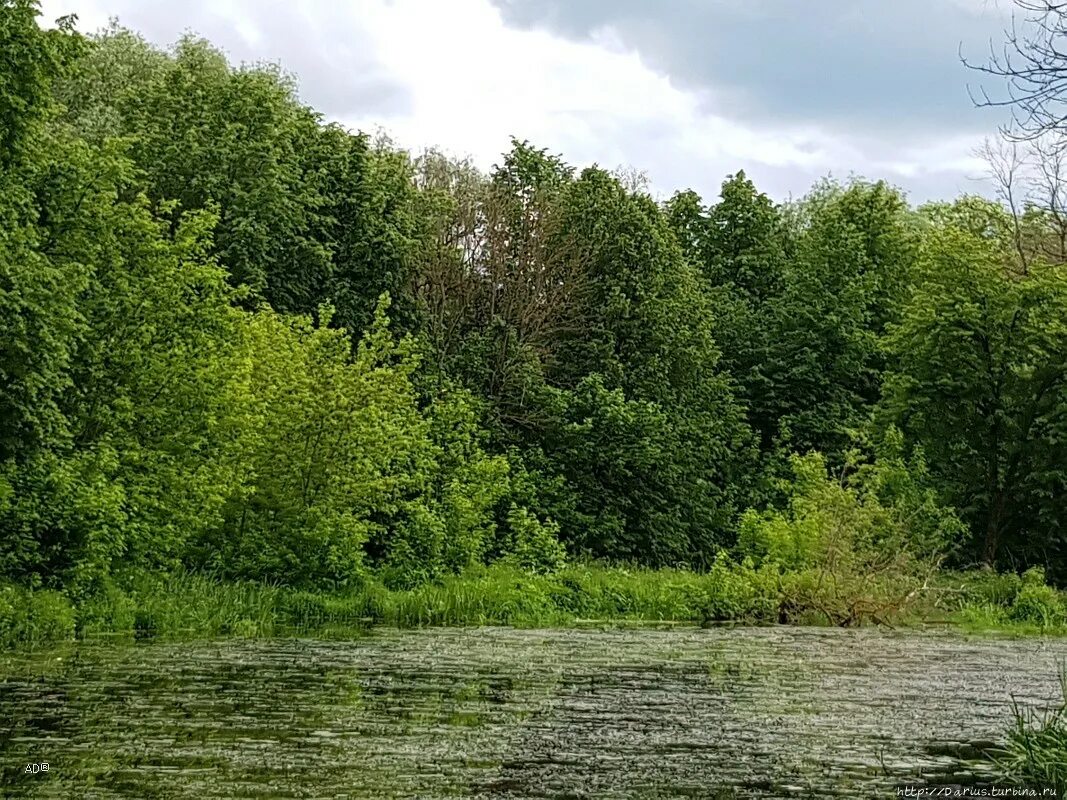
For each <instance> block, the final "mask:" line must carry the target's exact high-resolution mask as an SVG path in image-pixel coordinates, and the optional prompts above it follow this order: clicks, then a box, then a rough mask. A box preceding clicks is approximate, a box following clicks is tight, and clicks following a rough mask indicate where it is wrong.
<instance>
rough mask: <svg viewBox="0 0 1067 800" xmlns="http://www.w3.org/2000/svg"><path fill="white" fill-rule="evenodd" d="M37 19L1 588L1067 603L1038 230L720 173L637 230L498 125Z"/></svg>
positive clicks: (29, 18) (0, 486)
mask: <svg viewBox="0 0 1067 800" xmlns="http://www.w3.org/2000/svg"><path fill="white" fill-rule="evenodd" d="M36 17H37V9H36V5H35V3H34V2H32V0H0V51H2V52H3V53H4V60H3V62H2V64H0V123H2V126H0V220H2V223H0V576H2V577H3V578H5V579H7V580H8V581H10V582H12V583H14V584H20V585H21V586H23V587H27V586H28V587H41V588H42V589H48V590H62V591H63V592H65V593H66V594H68V595H69V596H71V597H75V598H94V597H99V596H101V592H104V593H106V592H107V591H109V588H108V587H109V586H111V585H112V584H113V582H114V578H115V576H117V575H119V574H124V573H125V572H126V571H128V570H131V569H134V570H142V571H145V572H152V571H155V572H160V573H162V572H167V571H174V570H176V569H183V570H187V571H194V572H195V571H198V570H201V571H210V572H212V573H213V574H215V575H218V576H221V577H223V578H226V579H231V580H246V579H248V580H262V581H270V582H273V583H277V584H285V585H288V586H289V587H292V588H293V589H301V588H314V587H320V588H321V587H353V588H358V587H359V586H362V585H364V584H365V583H366V581H368V580H369V579H370V578H372V577H373V578H375V579H377V580H380V581H382V582H383V583H384V584H386V585H387V586H388V587H389V588H391V589H394V590H405V589H412V588H417V587H420V586H426V585H429V584H433V583H434V582H440V581H441V580H443V579H445V578H446V577H447V576H448V575H452V574H457V573H460V572H464V571H466V570H470V569H473V568H477V566H478V565H483V564H487V563H490V562H501V568H502V569H503V568H506V569H518V570H522V571H525V572H527V573H553V572H555V571H557V570H559V569H560V568H561V567H562V566H563V565H564V562H565V561H566V560H567V559H568V558H570V559H572V560H573V559H581V558H585V557H590V558H600V559H607V560H614V561H617V562H629V563H635V564H640V565H644V566H655V567H689V568H694V569H706V570H710V571H711V573H712V574H713V575H719V576H720V577H722V579H723V580H724V581H727V577H725V576H733V577H731V578H729V580H741V578H738V577H737V576H738V575H741V576H748V578H745V580H748V579H749V578H751V581H753V582H754V583H752V585H759V586H766V587H771V586H773V587H774V588H773V591H772V590H770V589H768V592H769V594H768V595H767V596H771V597H775V598H777V599H776V600H775V601H774V603H775V606H774V608H775V609H777V610H776V611H775V610H768V609H763V610H761V612H760V613H761V614H764V615H770V616H774V615H775V614H780V615H782V616H785V617H788V616H789V615H790V614H791V613H792V611H791V609H793V610H795V609H797V608H800V607H802V606H803V607H809V608H810V607H813V606H814V607H816V608H818V609H821V610H822V611H823V613H824V614H825V616H826V617H827V618H829V619H831V620H833V621H836V622H839V623H841V624H848V623H849V622H851V621H856V620H859V619H861V618H862V619H872V618H873V619H877V618H878V614H879V613H881V610H884V609H888V608H891V607H892V606H893V605H894V604H897V603H900V602H903V600H904V599H906V598H908V597H911V596H912V595H913V593H914V592H915V591H916V587H920V586H925V585H926V582H927V581H928V579H929V575H930V573H931V571H933V570H935V569H936V568H937V567H938V566H939V565H942V564H955V565H958V566H968V565H973V564H977V563H979V562H985V563H988V564H991V565H994V566H999V567H1007V568H1012V569H1020V570H1021V568H1025V567H1028V566H1039V567H1042V568H1044V569H1045V570H1047V573H1048V575H1049V576H1050V577H1051V578H1053V579H1054V580H1059V581H1063V580H1065V579H1067V532H1065V530H1064V527H1063V521H1064V519H1065V511H1067V509H1065V508H1064V506H1063V504H1064V498H1065V497H1067V491H1065V490H1067V384H1065V380H1064V379H1065V377H1067V274H1065V273H1064V270H1065V269H1067V266H1065V264H1064V261H1065V260H1067V259H1065V258H1064V257H1063V249H1062V248H1061V250H1060V252H1059V254H1058V255H1057V252H1056V250H1055V248H1049V247H1046V246H1044V245H1046V244H1047V243H1048V242H1049V241H1050V236H1051V235H1052V232H1053V231H1054V227H1050V222H1051V220H1050V218H1049V216H1048V214H1047V213H1046V212H1043V211H1042V210H1041V209H1040V208H1036V207H1035V208H1030V209H1027V211H1026V216H1025V219H1024V220H1022V222H1023V223H1024V224H1020V220H1019V218H1016V217H1013V216H1012V209H1008V208H1005V207H1003V206H1002V205H999V204H997V203H993V202H988V201H984V200H980V199H977V198H967V197H965V198H961V199H960V200H958V201H956V202H954V203H949V204H938V205H934V206H929V207H925V208H920V209H913V208H912V207H910V206H909V205H908V204H907V202H906V201H905V199H904V198H903V197H902V195H901V194H900V193H899V192H897V191H896V190H895V189H893V188H892V187H890V186H887V185H886V184H884V183H866V182H862V181H853V182H849V183H847V184H838V183H832V182H826V183H823V184H820V185H819V186H817V187H815V188H814V189H813V190H812V192H811V193H810V194H809V195H808V196H807V197H805V198H803V199H801V200H799V201H796V202H790V203H787V204H784V205H782V204H776V203H774V202H772V201H771V200H770V199H769V198H768V197H767V196H766V195H764V194H762V193H760V192H759V191H758V190H757V189H756V187H755V186H754V185H753V183H752V182H751V181H750V180H749V179H748V178H747V177H746V176H745V175H744V174H742V173H739V174H737V175H736V176H731V177H729V178H728V179H727V180H726V181H725V183H724V184H723V187H722V195H721V198H719V199H718V200H717V201H715V202H712V203H710V204H709V203H705V201H704V200H703V199H701V198H700V197H699V196H698V195H696V194H695V193H694V192H691V191H687V192H681V193H678V194H677V195H675V196H674V197H672V198H671V199H670V200H668V201H667V202H665V203H663V204H657V203H656V202H655V201H654V200H653V199H652V198H651V197H649V196H648V195H647V194H645V193H643V192H642V191H640V190H635V189H634V188H632V187H631V186H629V185H628V184H627V182H626V181H624V180H621V179H620V178H619V177H617V176H615V175H612V174H610V173H609V172H606V171H604V170H602V169H599V168H596V167H590V168H587V169H584V170H580V171H579V170H575V169H572V168H571V167H570V166H569V165H567V164H566V163H565V162H564V161H563V160H562V159H560V158H559V157H556V156H553V155H551V154H549V153H547V152H545V151H543V150H539V149H537V148H536V147H534V146H532V145H530V144H528V143H526V142H518V141H516V142H514V143H513V146H512V149H511V150H510V152H508V153H506V154H505V155H504V156H503V158H502V159H501V162H500V164H499V165H498V166H497V167H495V168H494V169H493V170H491V171H490V172H489V173H488V174H484V173H482V172H480V171H479V170H477V169H475V168H474V167H472V166H471V165H470V164H469V163H466V162H462V161H457V160H454V159H450V158H447V157H445V156H443V155H441V154H440V153H436V152H428V153H425V154H423V155H421V156H419V157H417V158H413V157H411V156H409V155H408V154H406V153H404V152H402V151H400V150H398V149H396V148H395V147H394V146H392V145H391V144H390V143H389V142H388V141H381V140H379V141H371V140H369V139H368V138H367V137H366V136H364V135H362V134H354V133H350V132H348V131H346V130H343V129H342V128H340V127H338V126H336V125H332V124H328V123H327V122H326V121H324V120H323V119H322V118H321V117H320V116H319V115H318V114H317V113H315V112H314V111H313V110H311V109H309V108H307V107H306V106H304V105H302V104H301V103H300V101H299V99H298V98H297V95H296V91H295V84H294V82H293V80H292V79H291V78H290V77H289V76H287V75H285V74H284V73H282V72H281V71H279V70H278V69H277V68H275V67H269V66H243V67H240V68H234V67H232V66H231V65H230V64H228V63H227V61H226V59H225V58H224V57H223V56H222V55H221V54H220V53H219V52H218V51H217V50H216V49H214V48H213V47H212V46H211V45H210V44H208V43H206V42H204V41H201V40H198V39H195V38H192V37H186V38H184V39H182V40H181V41H180V42H179V43H178V44H177V45H175V46H174V47H173V48H172V49H169V50H166V51H163V50H159V49H157V48H154V47H152V46H150V45H149V44H147V43H146V42H144V41H143V40H142V39H140V38H139V37H138V36H136V35H135V34H133V33H131V32H129V31H126V30H123V29H120V28H117V27H113V28H111V29H108V30H106V31H104V32H102V33H100V34H98V35H96V36H93V37H88V38H86V37H83V36H81V35H79V34H77V33H76V32H74V30H73V29H72V27H71V26H70V25H69V24H66V23H61V24H60V25H59V26H58V27H57V28H55V29H52V30H47V31H46V30H43V29H42V28H40V27H39V26H38V22H37V19H36ZM731 559H733V560H732V561H731ZM727 565H730V566H727ZM716 570H717V571H718V572H716ZM791 576H792V577H791ZM826 576H830V578H831V579H832V584H833V585H834V586H835V587H839V588H840V587H849V586H851V587H853V588H854V589H855V591H852V590H849V591H845V590H844V589H840V591H838V593H837V594H827V593H826V592H825V591H824V590H823V589H822V588H821V587H823V585H824V580H823V579H824V578H825V577H826ZM726 585H727V584H726V583H724V584H723V586H726ZM738 585H741V584H738ZM745 585H748V584H745ZM872 587H873V588H872ZM11 591H15V590H14V589H11ZM738 591H741V590H740V589H739V590H738ZM761 591H762V590H761ZM41 596H42V597H48V596H49V595H46V594H42V595H41ZM758 596H760V597H763V596H764V595H763V594H759V595H758ZM859 596H863V597H864V598H865V601H864V602H866V603H867V605H866V606H862V607H861V606H860V605H857V603H856V601H855V598H856V597H859ZM86 602H88V600H87V601H86ZM746 602H747V601H746ZM879 604H881V605H879Z"/></svg>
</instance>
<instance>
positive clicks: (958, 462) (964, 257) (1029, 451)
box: [885, 208, 1067, 563]
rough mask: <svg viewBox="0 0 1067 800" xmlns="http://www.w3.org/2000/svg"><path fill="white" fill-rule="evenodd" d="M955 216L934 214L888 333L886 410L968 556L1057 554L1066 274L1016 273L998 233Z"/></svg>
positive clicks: (1065, 395)
mask: <svg viewBox="0 0 1067 800" xmlns="http://www.w3.org/2000/svg"><path fill="white" fill-rule="evenodd" d="M966 210H967V209H966V208H961V209H960V211H961V212H963V211H966ZM987 210H988V209H987ZM998 213H1001V214H1003V213H1004V212H1003V211H1002V210H1001V211H999V212H998ZM967 218H968V216H966V215H965V216H964V217H962V219H967ZM960 220H961V217H960V215H958V214H952V215H944V214H938V216H937V222H938V224H937V225H936V227H935V228H934V229H933V230H931V231H930V232H929V233H928V235H927V237H926V241H925V243H924V246H923V249H922V253H921V257H920V261H919V269H920V272H919V278H918V281H917V288H916V290H915V291H914V293H913V295H912V297H911V299H910V301H909V302H908V304H907V307H906V311H905V313H904V316H903V319H902V320H901V322H900V324H899V325H896V326H894V327H893V328H892V331H891V335H890V337H889V340H888V343H889V344H888V346H889V350H890V353H891V355H892V366H893V370H892V377H891V379H890V380H889V382H888V385H887V390H886V401H885V407H886V411H887V413H888V414H889V415H890V418H891V419H893V420H896V421H897V422H898V424H899V425H900V426H901V428H902V429H903V430H904V432H905V434H906V435H907V436H908V438H909V439H910V440H911V441H913V442H917V443H919V444H921V445H922V447H923V449H924V450H925V452H926V454H927V456H928V458H929V460H930V465H931V470H932V472H933V473H934V474H935V475H936V476H937V477H938V478H939V479H940V480H941V481H942V482H943V485H944V487H945V493H946V498H947V499H948V500H949V502H952V503H953V504H955V505H956V506H957V507H958V508H959V509H960V512H961V514H962V515H963V517H964V519H965V520H966V521H967V522H968V523H969V525H970V527H971V530H972V531H973V533H974V542H973V547H972V548H971V550H970V552H971V553H973V555H975V556H977V557H980V558H982V559H983V560H985V561H987V562H989V563H994V562H998V561H1000V562H1004V563H1018V562H1022V563H1028V562H1030V563H1033V562H1044V561H1046V560H1050V561H1051V560H1052V559H1053V558H1056V559H1059V558H1060V554H1062V553H1063V548H1064V531H1063V524H1062V520H1063V519H1064V513H1065V511H1067V509H1065V508H1064V506H1063V497H1064V496H1065V495H1064V492H1063V488H1064V481H1065V479H1067V475H1065V473H1064V471H1063V465H1064V464H1065V463H1067V451H1065V449H1064V442H1065V441H1067V438H1065V437H1064V433H1065V428H1064V425H1065V420H1067V417H1065V416H1064V411H1065V409H1067V387H1065V383H1064V380H1065V377H1067V328H1065V327H1064V325H1065V322H1064V320H1067V281H1065V278H1067V275H1065V274H1064V267H1063V266H1061V265H1048V264H1043V263H1039V262H1035V263H1033V264H1031V265H1030V268H1029V270H1028V271H1027V272H1026V273H1025V274H1024V273H1023V272H1021V271H1020V270H1019V268H1018V267H1017V266H1012V265H1013V263H1014V262H1013V260H1012V259H1011V258H1010V255H1008V254H1006V253H1005V251H1004V247H1005V242H1004V241H1003V240H1002V239H1000V238H999V237H988V236H985V235H983V234H982V233H981V232H976V231H975V230H974V227H973V226H971V225H964V224H962V223H961V221H960Z"/></svg>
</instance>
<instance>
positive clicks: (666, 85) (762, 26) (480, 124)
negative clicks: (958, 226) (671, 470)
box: [42, 0, 1010, 201]
mask: <svg viewBox="0 0 1067 800" xmlns="http://www.w3.org/2000/svg"><path fill="white" fill-rule="evenodd" d="M42 6H43V11H44V14H45V17H46V18H47V19H49V20H50V19H53V18H55V17H57V16H59V15H61V14H65V13H76V14H77V15H78V17H79V20H80V27H81V28H82V29H83V30H85V31H92V30H95V29H97V28H99V27H101V26H103V25H105V24H106V23H107V20H108V18H109V17H112V16H114V17H118V19H119V21H120V23H121V24H123V25H125V26H126V27H129V28H132V29H134V30H137V31H139V32H141V33H142V34H143V35H144V36H145V37H146V38H148V39H149V40H150V41H153V42H156V43H158V44H162V45H167V44H170V43H172V42H173V41H174V40H175V39H176V38H177V37H178V36H179V35H180V34H181V33H182V32H184V31H187V30H192V31H194V32H196V33H198V34H201V35H203V36H205V37H206V38H208V39H210V40H211V41H212V42H214V43H215V44H216V45H218V46H220V47H221V48H222V49H223V50H225V51H226V52H227V53H228V54H229V56H230V58H231V59H232V60H233V61H235V62H242V61H277V62H280V63H281V64H282V65H283V66H284V67H285V68H286V69H287V70H289V71H290V72H293V73H295V74H296V76H297V77H298V79H299V81H300V87H301V96H302V98H303V99H304V100H305V101H306V102H307V103H309V104H310V105H312V106H314V107H315V108H316V109H318V110H319V111H321V112H323V113H324V114H325V115H326V116H327V117H328V118H329V119H332V120H338V121H341V122H343V123H345V124H347V125H349V126H351V127H353V128H359V129H362V130H375V129H376V128H378V127H381V128H384V129H385V130H386V131H387V132H388V133H390V134H391V135H392V136H393V137H394V138H395V139H396V140H397V141H398V142H399V143H400V144H402V145H404V146H406V147H410V148H416V149H418V148H421V147H423V146H426V145H438V146H440V147H442V148H443V149H445V150H446V151H448V152H451V153H453V154H456V155H470V156H472V157H473V158H474V159H475V161H477V162H478V163H479V164H481V165H483V166H489V165H491V164H493V163H494V161H495V160H496V159H497V158H498V156H499V154H500V152H501V151H502V150H504V149H506V148H507V147H508V140H509V136H511V135H515V136H517V137H519V138H520V139H522V138H525V139H529V140H530V141H532V142H533V143H535V144H537V145H538V146H542V147H548V148H549V149H551V150H552V151H554V152H558V153H562V154H563V155H564V157H565V158H566V159H567V160H568V161H569V162H570V163H572V164H576V165H585V164H589V163H593V162H596V163H599V164H600V165H602V166H604V167H608V168H614V167H619V166H632V167H636V168H637V169H640V170H643V171H645V172H646V173H647V175H648V177H649V179H650V181H651V184H652V187H653V189H654V190H655V192H656V193H657V194H658V195H661V196H663V195H667V194H669V193H670V192H671V191H673V190H674V189H678V188H687V187H691V188H694V189H696V190H697V191H699V192H701V193H702V194H703V195H705V197H708V198H709V199H710V198H711V197H713V196H714V195H716V194H717V192H718V187H719V184H720V183H721V181H722V179H723V177H724V176H725V175H727V174H728V173H732V172H736V171H737V170H739V169H744V170H745V171H746V172H748V173H749V175H750V176H751V177H752V178H753V179H754V180H755V181H756V183H757V185H758V186H759V187H760V188H761V189H763V190H764V191H766V192H768V193H769V194H771V195H772V196H774V197H776V198H779V199H784V198H785V197H787V196H789V195H801V194H803V193H804V192H805V191H806V190H807V189H808V187H809V186H810V185H811V183H812V182H813V181H814V180H816V179H817V178H819V177H820V176H824V175H826V174H828V173H832V174H834V175H837V176H841V177H845V176H848V175H849V174H858V175H863V176H865V177H868V178H886V179H888V180H890V181H892V182H893V183H896V184H898V185H900V186H902V187H903V188H905V189H906V190H907V191H908V193H909V195H910V196H911V198H912V200H914V201H922V200H926V199H930V198H935V197H949V196H952V195H955V194H958V193H959V192H961V191H982V190H983V188H982V185H981V182H980V181H979V180H978V179H979V178H980V176H981V174H982V165H981V162H979V161H978V160H976V159H975V158H974V155H973V150H974V148H975V146H976V145H977V144H979V143H980V142H981V140H982V139H983V138H984V137H986V136H989V135H991V134H993V133H994V132H995V129H996V127H997V125H998V124H999V123H1000V122H1002V121H1003V116H1004V115H1003V112H1002V111H997V110H990V109H975V108H973V106H972V104H971V102H970V100H969V98H968V94H967V85H968V82H970V83H971V84H972V86H974V85H975V84H976V80H977V76H976V75H975V74H974V73H971V72H969V71H968V70H967V69H965V68H964V67H963V66H962V65H961V64H960V62H959V59H958V56H957V53H958V51H959V49H960V48H961V47H962V49H963V52H964V54H965V55H969V56H972V57H974V58H976V59H979V60H980V59H981V57H982V55H983V54H984V53H987V52H988V48H989V43H990V40H993V41H1000V40H1001V39H1002V32H1003V28H1004V26H1005V24H1006V22H1007V21H1008V19H1009V16H1008V13H1009V8H1010V0H181V2H175V1H174V0H44V2H43V3H42ZM990 88H994V87H990Z"/></svg>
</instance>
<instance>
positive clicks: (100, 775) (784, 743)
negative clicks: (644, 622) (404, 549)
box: [0, 628, 1067, 798]
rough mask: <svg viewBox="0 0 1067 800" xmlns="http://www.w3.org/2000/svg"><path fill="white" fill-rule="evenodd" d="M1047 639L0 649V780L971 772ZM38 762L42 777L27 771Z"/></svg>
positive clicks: (285, 782)
mask: <svg viewBox="0 0 1067 800" xmlns="http://www.w3.org/2000/svg"><path fill="white" fill-rule="evenodd" d="M1065 660H1067V642H1065V641H1063V640H1042V639H1036V638H1035V639H1021V640H1008V639H984V638H967V637H964V636H961V635H957V634H951V633H943V632H938V633H932V632H915V631H910V632H886V631H877V630H861V631H844V630H831V629H816V628H728V629H710V630H702V629H695V628H692V629H691V628H684V629H674V630H647V629H646V630H513V629H508V628H477V629H428V630H416V631H397V630H388V629H381V630H375V631H373V632H372V633H371V634H369V635H368V636H366V637H364V638H360V639H358V640H355V641H323V640H315V639H300V638H295V639H275V640H266V641H251V640H228V641H218V642H152V641H147V642H137V643H103V642H95V643H92V642H91V643H83V644H79V645H76V646H72V647H69V648H67V649H65V650H62V651H56V652H50V653H47V654H40V653H39V654H19V655H14V656H11V655H8V656H3V657H0V767H2V769H3V773H2V778H0V786H2V787H3V788H4V790H5V791H6V792H7V796H11V797H79V798H81V797H85V798H92V797H130V798H149V797H189V798H214V797H247V798H253V797H254V798H267V797H271V798H276V797H277V798H281V797H321V798H334V797H368V798H369V797H374V798H377V797H419V798H443V797H468V796H473V797H484V798H494V797H498V798H503V797H513V798H518V797H546V798H548V797H550V798H563V797H591V798H592V797H596V798H603V797H826V796H835V795H836V796H842V797H877V796H893V795H894V791H893V789H894V787H895V786H897V785H899V784H901V783H906V782H915V781H920V780H923V779H925V780H930V781H943V780H954V781H959V782H970V781H975V780H981V778H982V775H983V774H985V772H986V770H987V769H988V766H987V764H986V762H984V761H982V760H981V759H980V758H979V757H978V756H979V752H980V751H981V749H982V748H983V747H985V746H987V745H988V744H989V743H991V742H994V741H996V740H998V739H1000V737H1001V735H1002V733H1003V731H1004V729H1005V726H1006V725H1007V724H1008V722H1009V720H1010V704H1011V701H1012V696H1013V695H1014V697H1015V699H1016V700H1017V701H1018V702H1020V703H1023V704H1029V705H1034V706H1047V705H1050V704H1051V701H1052V700H1053V698H1055V697H1056V693H1057V689H1058V684H1057V680H1056V673H1057V669H1058V667H1059V665H1060V664H1062V663H1063V662H1064V661H1065ZM42 762H47V763H48V765H49V769H48V772H47V774H45V773H38V774H37V775H27V774H26V773H25V767H26V765H27V764H28V763H38V764H39V763H42Z"/></svg>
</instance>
